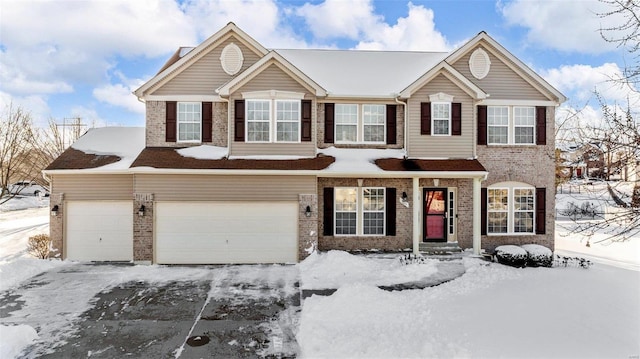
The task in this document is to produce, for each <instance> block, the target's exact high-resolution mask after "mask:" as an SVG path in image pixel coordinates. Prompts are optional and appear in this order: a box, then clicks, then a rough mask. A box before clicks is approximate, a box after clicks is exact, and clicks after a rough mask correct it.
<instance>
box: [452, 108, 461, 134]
mask: <svg viewBox="0 0 640 359" xmlns="http://www.w3.org/2000/svg"><path fill="white" fill-rule="evenodd" d="M451 135H453V136H461V135H462V104H461V103H460V102H454V103H452V104H451Z"/></svg>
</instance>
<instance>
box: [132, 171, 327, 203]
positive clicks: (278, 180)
mask: <svg viewBox="0 0 640 359" xmlns="http://www.w3.org/2000/svg"><path fill="white" fill-rule="evenodd" d="M135 190H136V193H152V194H153V198H154V200H155V201H298V195H299V194H309V193H316V180H315V177H313V176H259V175H247V176H236V175H220V176H212V175H172V174H166V175H163V174H150V175H146V174H144V175H136V178H135Z"/></svg>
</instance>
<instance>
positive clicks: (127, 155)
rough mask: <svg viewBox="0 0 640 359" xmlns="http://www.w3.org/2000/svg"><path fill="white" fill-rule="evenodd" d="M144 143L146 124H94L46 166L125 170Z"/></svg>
mask: <svg viewBox="0 0 640 359" xmlns="http://www.w3.org/2000/svg"><path fill="white" fill-rule="evenodd" d="M144 146H145V129H144V127H101V128H92V129H89V131H87V133H85V134H84V135H82V137H80V138H79V139H78V140H77V141H76V142H75V143H74V144H72V145H71V147H69V148H68V149H67V150H66V151H64V152H63V153H62V154H61V155H60V156H59V157H58V158H56V159H55V160H54V161H53V162H52V163H51V164H50V165H49V166H48V167H47V168H46V169H45V170H68V169H94V170H123V169H127V168H129V167H130V166H131V163H133V161H134V160H135V159H136V157H138V155H139V154H140V152H142V150H143V149H144Z"/></svg>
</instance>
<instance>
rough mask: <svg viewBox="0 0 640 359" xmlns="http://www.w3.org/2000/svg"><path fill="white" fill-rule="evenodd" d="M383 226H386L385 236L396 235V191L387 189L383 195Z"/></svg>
mask: <svg viewBox="0 0 640 359" xmlns="http://www.w3.org/2000/svg"><path fill="white" fill-rule="evenodd" d="M385 196H386V197H385V199H384V200H385V203H384V207H385V211H386V213H385V222H386V223H385V224H386V233H385V235H387V236H395V235H396V189H395V188H389V187H387V189H386V194H385Z"/></svg>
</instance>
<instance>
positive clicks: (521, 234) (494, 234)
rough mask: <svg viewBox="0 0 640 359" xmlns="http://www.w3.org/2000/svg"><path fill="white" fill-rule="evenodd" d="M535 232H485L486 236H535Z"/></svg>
mask: <svg viewBox="0 0 640 359" xmlns="http://www.w3.org/2000/svg"><path fill="white" fill-rule="evenodd" d="M535 235H536V233H535V232H528V233H520V232H518V233H487V236H488V237H512V236H517V237H524V236H535Z"/></svg>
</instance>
